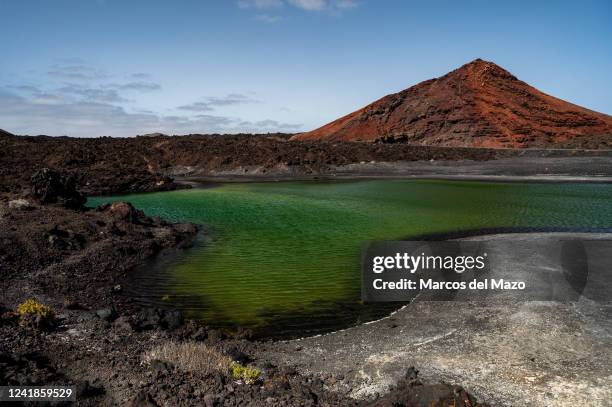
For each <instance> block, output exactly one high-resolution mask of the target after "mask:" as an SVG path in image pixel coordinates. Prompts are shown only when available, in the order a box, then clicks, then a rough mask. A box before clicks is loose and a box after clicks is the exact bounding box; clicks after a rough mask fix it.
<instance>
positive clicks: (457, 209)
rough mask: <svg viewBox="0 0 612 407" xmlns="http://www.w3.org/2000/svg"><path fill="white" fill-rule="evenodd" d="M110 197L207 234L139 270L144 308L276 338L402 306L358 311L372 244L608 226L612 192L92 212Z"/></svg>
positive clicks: (276, 201) (306, 185)
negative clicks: (167, 309)
mask: <svg viewBox="0 0 612 407" xmlns="http://www.w3.org/2000/svg"><path fill="white" fill-rule="evenodd" d="M112 200H129V201H131V202H132V203H133V204H134V205H135V206H136V207H138V208H140V209H143V210H144V211H145V213H147V214H148V215H151V216H161V217H164V218H167V219H171V220H175V221H191V222H195V223H200V224H204V225H208V226H210V234H209V235H207V236H206V237H205V238H204V239H203V242H202V244H200V245H198V246H196V247H195V248H193V249H190V250H188V251H187V252H186V253H181V255H180V256H174V257H168V258H165V259H161V260H160V259H157V260H156V264H155V265H149V266H147V267H144V268H142V269H141V270H139V271H138V272H137V273H135V275H134V282H133V284H132V287H131V288H132V290H133V292H134V294H135V295H137V297H138V298H139V299H140V300H141V301H143V302H145V303H149V304H151V303H153V304H157V305H159V304H169V305H171V306H179V307H181V308H183V309H184V310H186V311H187V313H188V314H190V316H192V317H198V318H201V319H203V320H206V321H207V322H208V323H209V324H211V325H214V326H221V327H232V326H235V325H243V326H248V327H251V328H254V329H256V330H259V332H260V333H262V334H267V335H272V336H287V335H289V336H299V335H306V334H313V333H318V332H323V331H329V330H332V329H337V328H340V327H346V326H349V325H353V324H355V323H359V322H364V321H367V320H371V319H374V318H378V317H380V316H382V315H385V314H387V313H388V312H389V311H390V310H391V309H392V308H393V307H397V304H395V305H393V304H392V305H389V304H382V305H381V304H379V305H375V306H373V305H369V306H364V305H362V304H360V302H359V293H360V287H359V284H360V271H359V270H360V265H359V259H360V254H359V253H360V248H361V245H362V244H363V242H365V241H368V240H393V239H402V238H406V237H409V236H411V235H413V236H416V235H423V234H429V233H435V232H448V231H455V230H462V229H476V228H488V227H570V228H572V227H589V228H606V227H611V226H612V210H611V209H612V186H610V185H603V184H517V183H484V182H463V181H415V180H369V181H350V182H279V183H250V184H225V185H220V186H219V187H216V188H208V189H193V190H185V191H174V192H161V193H150V194H138V195H130V196H122V197H116V198H96V199H91V200H90V205H97V204H100V203H102V202H107V201H112ZM166 296H167V297H166ZM168 297H169V299H168ZM162 298H163V299H162Z"/></svg>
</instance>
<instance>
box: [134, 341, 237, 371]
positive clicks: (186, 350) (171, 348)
mask: <svg viewBox="0 0 612 407" xmlns="http://www.w3.org/2000/svg"><path fill="white" fill-rule="evenodd" d="M153 360H161V361H162V362H168V363H171V364H173V365H174V366H176V367H177V368H179V369H181V370H184V371H188V372H199V373H203V374H211V373H216V372H222V373H227V372H228V371H229V369H230V366H231V364H232V360H231V359H230V358H229V357H227V356H225V355H223V354H222V353H221V352H219V351H218V350H217V349H215V348H213V347H211V346H208V345H206V344H204V343H201V342H183V343H177V342H173V341H172V342H166V343H165V344H163V345H159V346H157V347H155V348H153V349H151V350H149V351H148V352H146V353H145V354H144V356H143V362H144V363H147V364H149V363H151V362H152V361H153Z"/></svg>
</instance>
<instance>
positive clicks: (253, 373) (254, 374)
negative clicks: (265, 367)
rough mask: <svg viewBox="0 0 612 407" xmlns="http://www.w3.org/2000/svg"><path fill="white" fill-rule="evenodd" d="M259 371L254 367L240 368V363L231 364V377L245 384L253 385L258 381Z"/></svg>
mask: <svg viewBox="0 0 612 407" xmlns="http://www.w3.org/2000/svg"><path fill="white" fill-rule="evenodd" d="M260 375H261V371H260V370H259V369H257V368H254V367H249V366H242V365H241V364H240V363H235V362H234V363H232V377H233V378H234V379H235V380H242V381H243V382H245V383H246V384H255V383H256V382H257V380H259V376H260Z"/></svg>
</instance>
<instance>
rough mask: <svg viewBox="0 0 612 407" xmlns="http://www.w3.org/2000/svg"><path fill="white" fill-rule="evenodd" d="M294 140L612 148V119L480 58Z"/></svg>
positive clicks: (467, 145) (293, 138)
mask: <svg viewBox="0 0 612 407" xmlns="http://www.w3.org/2000/svg"><path fill="white" fill-rule="evenodd" d="M292 140H350V141H383V142H385V141H386V142H394V141H403V142H408V143H413V144H421V145H438V146H452V147H492V148H529V147H532V148H554V147H560V146H562V147H587V148H602V147H603V148H612V116H609V115H606V114H603V113H598V112H594V111H592V110H589V109H586V108H583V107H580V106H577V105H574V104H571V103H568V102H565V101H563V100H561V99H557V98H555V97H553V96H549V95H547V94H545V93H543V92H540V91H539V90H537V89H536V88H534V87H532V86H530V85H528V84H527V83H525V82H523V81H520V80H519V79H517V78H516V77H515V76H514V75H512V74H511V73H510V72H508V71H506V70H505V69H503V68H501V67H499V66H498V65H496V64H494V63H493V62H488V61H484V60H482V59H476V60H474V61H472V62H470V63H468V64H466V65H463V66H462V67H460V68H458V69H456V70H454V71H452V72H450V73H448V74H446V75H444V76H442V77H440V78H436V79H430V80H427V81H424V82H421V83H419V84H418V85H415V86H412V87H410V88H408V89H406V90H403V91H401V92H398V93H394V94H391V95H388V96H385V97H383V98H382V99H379V100H377V101H375V102H374V103H372V104H370V105H368V106H366V107H364V108H362V109H359V110H357V111H356V112H353V113H351V114H348V115H346V116H344V117H341V118H339V119H337V120H335V121H333V122H331V123H329V124H326V125H325V126H323V127H320V128H318V129H316V130H313V131H310V132H306V133H302V134H298V135H296V136H294V137H292Z"/></svg>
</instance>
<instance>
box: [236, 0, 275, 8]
mask: <svg viewBox="0 0 612 407" xmlns="http://www.w3.org/2000/svg"><path fill="white" fill-rule="evenodd" d="M282 6H283V1H282V0H239V1H238V7H240V8H243V9H251V8H254V9H259V10H261V9H269V8H280V7H282Z"/></svg>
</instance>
